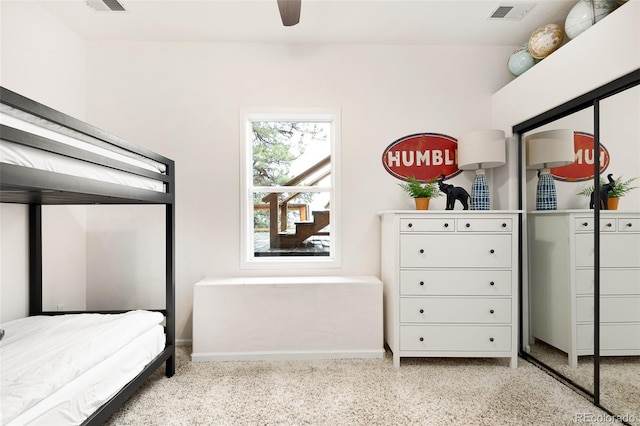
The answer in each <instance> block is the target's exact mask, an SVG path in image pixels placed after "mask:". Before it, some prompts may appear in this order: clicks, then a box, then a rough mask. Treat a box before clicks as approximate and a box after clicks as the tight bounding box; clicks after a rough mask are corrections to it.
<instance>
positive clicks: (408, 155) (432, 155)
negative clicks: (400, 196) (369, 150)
mask: <svg viewBox="0 0 640 426" xmlns="http://www.w3.org/2000/svg"><path fill="white" fill-rule="evenodd" d="M457 148H458V141H457V140H456V139H455V138H452V137H451V136H447V135H442V134H439V133H418V134H414V135H409V136H405V137H403V138H400V139H398V140H396V141H395V142H393V143H392V144H391V145H389V146H388V147H387V149H385V150H384V152H383V153H382V164H384V168H385V169H386V170H387V171H388V172H389V173H390V174H392V175H393V176H395V177H397V178H398V179H402V180H407V178H409V177H415V178H416V179H418V180H419V181H422V182H428V181H431V180H433V179H437V178H439V177H440V175H445V176H446V177H445V179H448V178H451V177H453V176H455V175H457V174H458V173H460V172H461V170H460V169H458V158H457Z"/></svg>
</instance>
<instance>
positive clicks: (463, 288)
mask: <svg viewBox="0 0 640 426" xmlns="http://www.w3.org/2000/svg"><path fill="white" fill-rule="evenodd" d="M638 285H639V286H640V283H639V284H638ZM400 294H401V295H403V296H429V295H431V296H446V295H467V296H473V295H477V296H510V295H511V271H492V270H437V269H431V270H402V271H400Z"/></svg>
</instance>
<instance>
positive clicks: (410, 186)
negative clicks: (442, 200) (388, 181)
mask: <svg viewBox="0 0 640 426" xmlns="http://www.w3.org/2000/svg"><path fill="white" fill-rule="evenodd" d="M398 185H399V186H400V188H402V189H403V190H405V191H406V192H407V193H408V194H409V195H410V196H411V197H412V198H436V197H439V196H440V195H442V194H440V190H439V189H438V185H437V184H436V179H435V178H434V179H432V180H430V181H428V182H426V183H422V182H420V181H419V180H418V179H416V178H415V177H413V176H410V177H408V178H407V183H399V184H398Z"/></svg>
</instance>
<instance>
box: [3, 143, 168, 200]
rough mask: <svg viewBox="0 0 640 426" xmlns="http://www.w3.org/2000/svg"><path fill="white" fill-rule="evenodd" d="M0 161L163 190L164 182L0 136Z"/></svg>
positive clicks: (153, 189)
mask: <svg viewBox="0 0 640 426" xmlns="http://www.w3.org/2000/svg"><path fill="white" fill-rule="evenodd" d="M0 163H6V164H15V165H18V166H23V167H31V168H34V169H39V170H46V171H49V172H55V173H62V174H65V175H70V176H77V177H83V178H88V179H94V180H99V181H101V182H109V183H116V184H119V185H125V186H132V187H135V188H141V189H148V190H151V191H157V192H165V186H164V182H161V181H158V180H154V179H150V178H147V177H144V176H138V175H134V174H132V173H127V172H123V171H120V170H116V169H111V168H109V167H103V166H99V165H97V164H92V163H87V162H86V161H80V160H75V159H73V158H69V157H65V156H64V155H59V154H53V153H51V152H48V151H42V150H39V149H35V148H31V147H30V146H24V145H20V144H17V143H13V142H8V141H5V140H0Z"/></svg>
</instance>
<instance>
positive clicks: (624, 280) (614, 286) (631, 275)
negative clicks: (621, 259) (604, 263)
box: [576, 268, 640, 296]
mask: <svg viewBox="0 0 640 426" xmlns="http://www.w3.org/2000/svg"><path fill="white" fill-rule="evenodd" d="M593 280H594V277H593V269H578V270H576V294H578V295H584V294H593V289H594V284H593ZM600 294H601V295H602V296H607V295H616V294H629V295H634V294H635V295H640V268H639V269H600Z"/></svg>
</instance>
